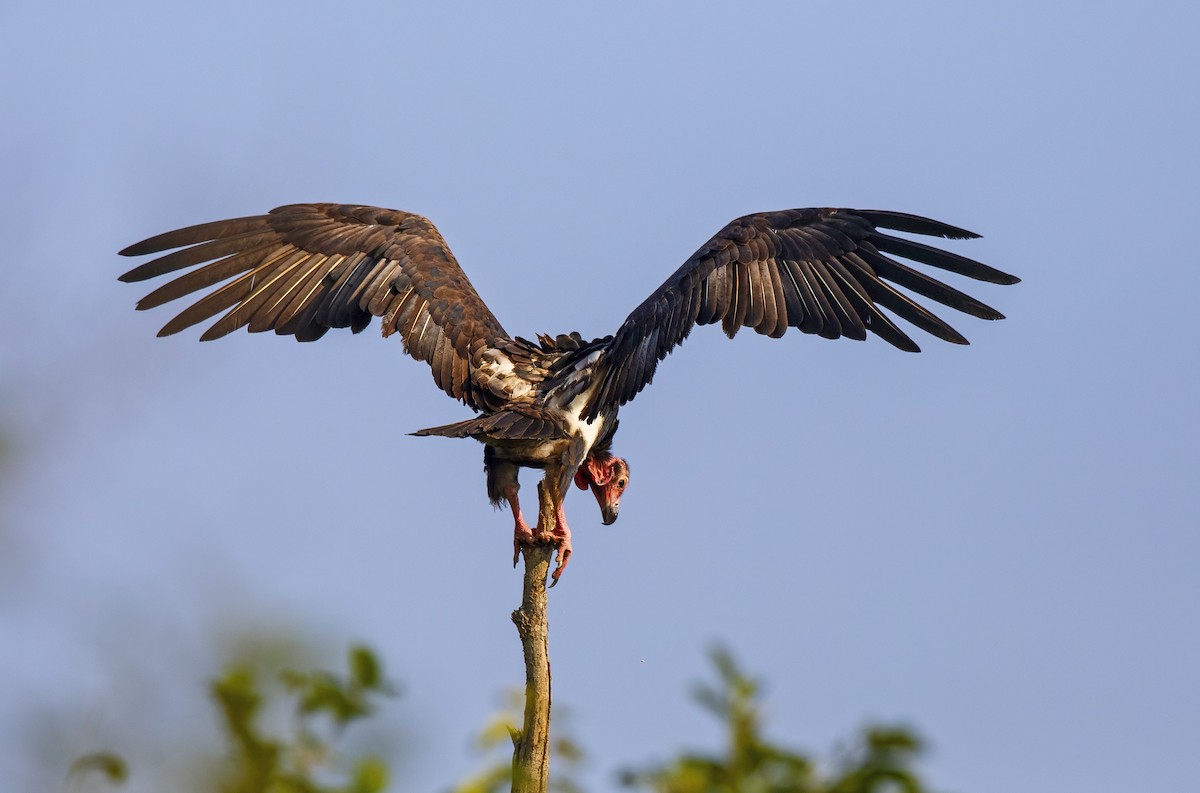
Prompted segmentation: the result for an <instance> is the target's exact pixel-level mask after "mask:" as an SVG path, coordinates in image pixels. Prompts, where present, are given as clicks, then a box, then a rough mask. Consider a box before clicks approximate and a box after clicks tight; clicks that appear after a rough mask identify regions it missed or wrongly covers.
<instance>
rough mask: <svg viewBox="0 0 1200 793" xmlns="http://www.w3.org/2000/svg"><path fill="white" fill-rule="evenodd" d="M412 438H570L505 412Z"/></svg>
mask: <svg viewBox="0 0 1200 793" xmlns="http://www.w3.org/2000/svg"><path fill="white" fill-rule="evenodd" d="M410 434H412V435H418V436H421V437H427V436H431V435H438V436H441V437H443V438H478V437H480V436H485V435H486V436H488V437H491V438H505V439H508V440H555V439H557V438H564V437H566V433H565V432H563V430H562V428H561V427H559V426H558V424H557V423H556V422H554V421H551V420H549V419H547V418H544V417H541V416H531V415H528V414H526V413H519V412H517V411H515V410H502V411H500V412H499V413H493V414H491V415H490V416H479V417H478V418H473V419H468V420H466V421H457V422H455V423H453V424H444V425H442V426H440V427H426V428H425V429H423V430H417V431H416V432H413V433H410Z"/></svg>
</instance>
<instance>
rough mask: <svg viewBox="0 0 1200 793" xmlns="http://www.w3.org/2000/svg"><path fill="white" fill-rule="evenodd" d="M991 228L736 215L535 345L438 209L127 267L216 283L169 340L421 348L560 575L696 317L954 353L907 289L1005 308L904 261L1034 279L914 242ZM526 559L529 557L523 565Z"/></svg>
mask: <svg viewBox="0 0 1200 793" xmlns="http://www.w3.org/2000/svg"><path fill="white" fill-rule="evenodd" d="M879 229H888V230H892V231H900V232H905V233H910V234H921V235H928V236H937V237H947V238H954V239H963V238H971V237H976V236H978V235H976V234H973V233H972V232H969V231H966V230H964V229H961V228H957V227H955V226H950V225H947V224H944V223H940V222H938V221H934V220H930V219H928V218H922V217H918V216H916V215H907V214H903V213H899V212H884V211H877V210H851V209H790V210H783V211H779V212H763V213H759V214H754V215H746V216H745V217H741V218H738V219H737V220H734V221H733V222H731V223H730V224H728V225H727V226H726V227H725V228H723V229H722V230H721V231H720V232H718V233H717V234H716V236H714V237H713V238H712V239H710V240H709V241H708V242H707V243H705V244H704V245H703V246H702V247H701V248H700V249H699V250H698V251H696V253H694V254H693V255H692V256H691V257H690V258H689V259H688V260H687V261H686V262H684V264H683V265H682V266H681V267H680V268H679V269H678V270H676V271H675V273H674V274H673V275H671V277H670V278H668V279H667V280H666V282H665V283H663V284H662V286H660V287H659V288H658V289H657V290H655V291H654V293H653V294H652V295H650V297H648V298H647V299H646V300H645V301H644V302H643V303H642V304H641V305H640V306H638V307H637V308H636V309H634V311H633V313H632V314H630V315H629V317H628V318H626V320H625V322H624V323H623V324H622V325H621V326H620V328H618V329H617V332H616V334H615V335H614V336H607V337H604V338H601V339H593V340H592V341H585V340H584V339H583V338H582V337H580V336H579V334H578V333H571V334H564V335H560V336H557V337H554V338H551V337H549V336H539V338H538V341H537V342H531V341H528V340H526V339H523V338H521V337H513V336H510V335H509V334H508V333H507V332H506V331H505V330H504V328H503V327H501V325H500V323H499V321H498V320H497V319H496V317H495V316H493V315H492V313H491V311H490V310H489V309H488V307H487V305H486V304H484V302H483V300H482V299H480V297H479V295H478V293H477V292H476V291H475V288H474V287H473V286H472V285H471V282H470V281H469V280H468V279H467V276H466V274H465V273H464V272H463V271H462V269H461V268H460V267H459V265H458V262H457V261H456V260H455V258H454V255H453V254H452V253H451V252H450V249H449V248H448V247H447V245H446V243H445V241H444V240H443V239H442V236H441V234H440V233H438V230H437V229H436V228H435V227H434V225H433V224H432V223H430V222H429V221H428V220H426V219H425V218H423V217H421V216H419V215H413V214H410V213H407V212H399V211H396V210H390V209H380V208H377V207H365V206H348V205H340V204H292V205H289V206H283V207H279V208H278V209H274V210H272V211H271V212H270V213H269V214H266V215H259V216H254V217H245V218H237V219H234V220H224V221H217V222H215V223H204V224H201V225H198V226H191V227H189V228H185V229H180V230H178V231H172V232H167V233H166V234H160V235H158V236H156V237H151V238H150V239H148V240H144V241H143V242H139V243H137V244H135V245H131V246H130V247H128V248H126V249H125V250H123V251H121V254H122V255H124V256H141V255H144V254H151V253H162V252H164V251H169V250H173V249H177V248H178V249H179V250H174V252H173V253H168V254H166V255H164V256H161V257H159V258H157V259H154V260H152V261H149V262H146V263H144V264H142V265H140V266H138V267H136V268H134V269H133V270H130V271H129V272H127V273H125V274H124V275H123V276H121V280H122V281H143V280H146V279H150V278H155V277H158V276H162V275H166V274H167V273H172V272H175V271H178V270H184V269H187V268H194V269H189V270H188V271H187V272H185V273H184V274H183V275H180V276H178V277H176V278H175V279H174V280H172V281H170V282H168V283H166V284H165V285H163V286H161V287H159V288H158V289H156V290H155V291H154V292H151V293H150V294H149V295H147V296H146V297H145V298H143V299H142V300H141V302H139V303H138V306H137V307H138V308H139V309H148V308H154V307H156V306H160V305H162V304H164V303H167V302H170V301H172V300H176V299H179V298H182V297H185V296H187V295H191V294H192V293H194V292H197V291H200V290H203V289H206V288H208V287H212V286H216V285H217V284H222V282H224V283H223V284H222V285H221V286H218V287H217V288H216V289H214V290H213V291H211V292H209V293H208V294H206V295H205V296H204V297H202V298H201V299H200V300H198V301H197V302H195V303H194V304H192V305H190V306H189V307H187V308H185V309H184V310H183V311H182V312H181V313H180V314H179V315H178V316H176V317H175V318H174V319H172V320H171V321H170V322H168V323H167V324H166V325H165V326H164V327H163V329H162V330H161V331H160V332H159V335H160V336H166V335H170V334H172V333H178V332H179V331H181V330H183V329H185V328H188V327H191V326H192V325H194V324H197V323H200V322H205V321H207V320H211V319H213V318H214V317H218V315H221V316H220V317H219V318H217V320H216V322H215V323H214V324H213V325H211V326H210V327H209V328H208V329H207V330H206V331H204V333H203V334H202V335H201V337H200V338H201V339H202V340H205V341H207V340H211V339H216V338H220V337H221V336H224V335H226V334H228V333H230V332H232V331H234V330H237V329H238V328H241V327H246V328H248V330H249V331H250V332H252V333H253V332H261V331H266V330H273V331H275V332H276V333H278V334H281V335H290V336H294V337H295V338H296V339H297V340H299V341H312V340H314V339H318V338H320V337H321V336H323V335H324V334H325V332H326V331H328V330H329V329H330V328H346V327H348V328H350V329H351V330H353V331H354V332H356V333H357V332H358V331H360V330H362V329H363V328H365V327H366V326H367V325H368V324H370V322H371V320H372V318H374V317H379V318H380V319H381V320H382V324H383V334H384V335H385V336H389V335H391V334H393V333H399V334H400V336H401V338H402V339H403V340H404V348H405V350H406V351H407V352H408V353H409V354H410V355H411V356H412V357H414V358H417V359H418V360H422V361H425V362H426V363H428V364H429V365H430V367H431V369H432V371H433V379H434V382H435V383H437V385H438V387H439V388H441V389H442V390H443V391H445V392H446V393H447V394H449V395H450V396H452V397H455V398H456V399H460V400H461V401H462V402H463V403H465V404H466V405H468V406H469V407H471V408H473V409H474V410H476V411H477V412H480V413H481V414H482V415H481V416H479V417H478V418H475V419H470V420H467V421H462V422H457V423H455V424H450V425H446V426H443V427H433V428H429V429H425V430H419V431H418V432H417V433H415V434H417V435H441V436H447V437H473V438H476V439H477V440H480V441H482V442H483V443H485V444H486V445H487V446H486V449H485V455H484V463H485V468H486V469H487V473H488V495H489V497H490V498H491V499H492V500H493V502H495V503H501V502H507V503H508V504H509V505H510V506H511V507H512V509H513V513H514V518H515V524H516V525H515V542H516V543H517V544H518V546H519V544H520V543H521V542H530V541H533V540H535V539H549V540H551V541H553V542H555V543H557V544H558V545H559V567H558V569H557V570H555V573H554V580H555V581H557V580H558V576H559V574H560V573H561V572H562V567H563V565H565V564H566V561H567V559H568V558H569V555H570V552H571V551H570V532H569V529H568V528H567V525H566V518H565V515H564V514H563V511H562V499H563V497H564V496H565V494H566V490H567V487H568V486H569V484H570V482H571V480H572V479H573V478H574V480H575V482H576V484H578V485H579V486H580V487H581V488H589V487H590V488H591V490H592V491H593V493H594V494H595V496H596V498H597V501H598V502H599V504H600V507H601V512H602V515H603V516H604V522H605V523H611V522H612V521H613V520H615V519H616V515H617V509H618V503H619V499H620V495H621V493H622V492H623V491H624V489H625V487H626V486H627V484H628V476H629V467H628V465H627V463H626V462H625V461H624V460H622V459H620V458H618V457H613V456H612V454H611V452H610V447H611V444H612V438H613V435H614V433H615V431H616V424H617V422H616V415H617V411H618V409H619V408H620V407H621V406H622V405H624V404H625V403H626V402H628V401H629V400H631V399H633V397H634V396H636V395H637V394H638V393H639V392H640V391H641V390H642V389H643V388H645V387H646V386H647V385H648V384H649V383H650V382H651V381H652V379H653V377H654V373H655V370H656V369H657V367H658V363H659V361H661V360H662V359H663V358H665V357H666V356H667V354H668V353H670V352H671V350H672V349H674V348H675V347H676V346H678V345H679V344H680V343H681V342H682V341H683V340H684V339H685V338H687V336H688V334H689V333H690V332H691V331H692V328H693V327H694V326H695V325H708V324H716V323H720V324H721V327H722V329H723V330H724V331H725V333H726V334H727V335H728V336H730V337H731V338H732V337H733V336H734V335H735V334H736V333H737V332H738V330H740V329H741V328H743V327H748V328H753V329H754V330H755V332H757V333H760V334H763V335H767V336H771V337H779V336H782V335H783V334H784V333H785V332H786V331H787V329H788V328H789V327H792V328H797V329H799V330H800V331H801V332H803V333H811V334H815V335H819V336H822V337H824V338H828V339H836V338H839V337H842V336H845V337H847V338H851V339H858V340H862V339H865V338H866V337H867V334H868V333H874V334H875V335H877V336H880V337H881V338H883V339H884V340H885V341H887V342H888V343H890V344H892V345H893V346H895V347H898V348H899V349H901V350H906V351H909V352H918V351H919V349H920V348H919V347H918V346H917V344H916V343H915V342H914V341H913V340H912V339H911V338H910V337H909V336H908V335H907V334H906V333H905V332H904V331H903V330H901V329H900V327H899V326H898V325H897V324H896V323H895V322H893V321H892V320H891V319H890V318H889V317H888V316H887V314H885V313H884V310H885V309H886V310H887V311H890V312H892V313H893V314H895V315H896V316H897V317H899V318H900V319H903V320H905V321H907V322H909V323H911V324H912V325H914V326H916V327H917V328H920V329H921V330H924V331H926V332H927V333H930V334H932V335H933V336H936V337H937V338H940V339H943V340H945V341H949V342H952V343H955V344H966V343H967V340H966V339H965V338H964V337H963V336H961V335H960V334H959V333H958V332H957V331H956V330H954V329H953V328H952V327H950V326H949V325H948V324H946V323H945V322H944V321H943V320H941V319H940V318H939V317H937V316H936V315H934V314H933V313H932V312H930V311H929V310H928V309H926V308H924V307H923V306H922V305H920V304H919V303H917V302H916V301H915V300H913V299H912V298H910V297H908V296H907V295H906V294H905V293H904V292H902V291H900V290H898V289H896V286H899V287H903V288H904V289H907V290H910V291H911V292H914V293H916V294H918V295H920V296H923V297H926V298H928V299H930V300H933V301H935V302H938V303H941V304H942V305H945V306H948V307H950V308H953V309H956V310H958V311H961V312H964V313H966V314H970V315H972V316H976V317H980V318H982V319H1001V318H1002V317H1003V315H1001V314H1000V312H998V311H996V310H995V309H993V308H991V307H989V306H987V305H985V304H983V303H981V302H980V301H978V300H976V299H975V298H972V297H970V296H968V295H966V294H963V293H962V292H960V291H958V290H956V289H954V288H953V287H950V286H948V285H946V284H944V283H942V282H940V281H938V280H936V279H934V278H931V277H930V276H928V275H926V274H924V273H922V272H920V271H919V270H916V269H914V268H912V267H909V266H908V265H906V264H903V263H901V262H899V261H897V260H896V259H894V258H892V257H893V256H899V257H903V258H906V259H908V260H910V261H913V262H917V263H920V264H925V265H930V266H933V267H937V268H940V269H943V270H947V271H950V272H954V273H958V274H960V275H964V276H967V277H969V278H973V279H976V280H980V281H989V282H991V283H996V284H1014V283H1017V282H1018V280H1019V279H1017V278H1016V277H1014V276H1011V275H1008V274H1007V273H1003V272H1001V271H999V270H996V269H994V268H992V267H989V266H987V265H985V264H981V263H979V262H976V261H973V260H971V259H967V258H964V257H962V256H959V255H957V254H953V253H949V252H947V251H942V250H939V249H937V248H933V247H930V246H927V245H924V244H922V243H919V242H915V241H912V240H909V239H905V238H902V237H895V236H892V235H889V234H886V233H883V232H881V231H880V230H879ZM521 467H531V468H543V469H545V470H546V475H545V482H546V486H547V488H548V489H549V491H550V493H551V498H552V499H553V500H554V503H555V505H556V511H557V519H556V521H555V526H553V527H546V528H542V527H539V529H538V531H536V532H535V530H533V529H531V528H530V527H529V526H528V525H527V524H526V523H525V522H524V519H523V517H522V516H521V512H520V506H519V503H518V500H517V491H518V489H519V487H520V486H519V484H518V482H517V472H518V470H519V468H521ZM514 561H515V557H514Z"/></svg>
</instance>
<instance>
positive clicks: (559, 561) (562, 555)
mask: <svg viewBox="0 0 1200 793" xmlns="http://www.w3.org/2000/svg"><path fill="white" fill-rule="evenodd" d="M570 560H571V538H570V537H568V538H566V539H564V540H560V541H559V543H558V552H557V553H556V554H555V555H554V561H555V564H556V566H555V568H554V572H553V573H552V574H551V575H550V586H551V587H553V586H554V585H555V584H557V583H558V577H559V576H560V575H562V571H563V570H564V569H565V568H566V566H567V562H569V561H570Z"/></svg>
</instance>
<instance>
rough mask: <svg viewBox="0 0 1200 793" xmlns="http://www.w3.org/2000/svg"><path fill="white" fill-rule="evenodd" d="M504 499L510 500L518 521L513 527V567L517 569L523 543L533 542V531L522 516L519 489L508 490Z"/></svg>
mask: <svg viewBox="0 0 1200 793" xmlns="http://www.w3.org/2000/svg"><path fill="white" fill-rule="evenodd" d="M504 497H505V498H507V499H508V506H509V507H510V508H511V509H512V513H513V520H515V521H516V525H515V526H513V567H516V566H517V562H518V561H520V559H521V543H523V542H533V529H531V528H529V524H528V523H526V522H525V517H524V516H523V515H522V514H521V502H519V501H518V500H517V488H516V487H509V488H506V489H505V492H504Z"/></svg>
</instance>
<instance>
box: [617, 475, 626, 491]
mask: <svg viewBox="0 0 1200 793" xmlns="http://www.w3.org/2000/svg"><path fill="white" fill-rule="evenodd" d="M626 482H627V480H626V479H625V478H624V477H621V478H620V479H618V480H617V487H619V488H621V489H622V490H624V489H625V484H626Z"/></svg>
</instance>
